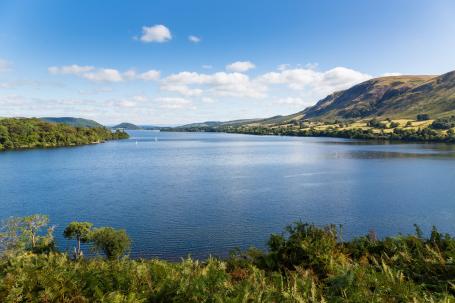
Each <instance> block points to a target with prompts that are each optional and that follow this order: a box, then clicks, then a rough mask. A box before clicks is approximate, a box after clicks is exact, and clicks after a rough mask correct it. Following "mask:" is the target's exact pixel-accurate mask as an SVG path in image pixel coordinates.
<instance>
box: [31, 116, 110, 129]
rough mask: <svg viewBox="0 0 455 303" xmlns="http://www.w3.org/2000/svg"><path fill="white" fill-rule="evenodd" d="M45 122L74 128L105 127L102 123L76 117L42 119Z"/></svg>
mask: <svg viewBox="0 0 455 303" xmlns="http://www.w3.org/2000/svg"><path fill="white" fill-rule="evenodd" d="M40 119H41V120H43V121H46V122H51V123H63V124H66V125H70V126H74V127H90V128H94V127H104V126H103V125H101V124H100V123H98V122H96V121H94V120H89V119H83V118H74V117H43V118H40Z"/></svg>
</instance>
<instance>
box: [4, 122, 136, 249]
mask: <svg viewBox="0 0 455 303" xmlns="http://www.w3.org/2000/svg"><path fill="white" fill-rule="evenodd" d="M126 138H128V134H127V133H125V132H121V131H117V132H112V131H111V130H109V129H107V128H105V127H85V128H84V127H74V126H70V125H66V124H64V123H50V122H45V121H43V120H42V119H36V118H6V119H1V120H0V151H2V150H10V149H27V148H38V147H60V146H76V145H84V144H93V143H100V142H104V141H108V140H116V139H126ZM0 239H1V235H0ZM0 250H1V249H0Z"/></svg>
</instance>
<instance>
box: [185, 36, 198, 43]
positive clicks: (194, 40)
mask: <svg viewBox="0 0 455 303" xmlns="http://www.w3.org/2000/svg"><path fill="white" fill-rule="evenodd" d="M188 40H189V41H190V42H193V43H199V42H201V38H199V37H197V36H193V35H190V36H188Z"/></svg>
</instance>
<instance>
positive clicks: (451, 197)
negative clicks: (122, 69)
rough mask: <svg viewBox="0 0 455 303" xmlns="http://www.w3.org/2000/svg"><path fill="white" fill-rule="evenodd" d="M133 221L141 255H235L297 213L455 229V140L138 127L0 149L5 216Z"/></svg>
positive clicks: (348, 227) (377, 224)
mask: <svg viewBox="0 0 455 303" xmlns="http://www.w3.org/2000/svg"><path fill="white" fill-rule="evenodd" d="M34 213H43V214H48V215H49V216H50V219H51V222H52V223H53V224H55V225H56V226H57V228H56V235H57V242H58V245H59V248H61V249H68V248H70V247H72V245H74V244H73V243H71V242H68V241H66V240H65V239H63V238H62V236H61V233H62V230H63V229H64V227H65V226H66V224H67V223H69V222H70V221H73V220H81V221H91V222H94V223H95V225H96V226H114V227H118V228H124V229H126V230H127V232H128V234H129V235H130V237H131V238H132V240H133V247H132V251H131V256H132V257H152V256H157V257H161V258H166V259H170V260H175V259H179V258H180V257H185V256H187V255H191V256H193V257H196V258H203V257H206V256H208V255H210V254H211V255H216V256H226V254H227V252H228V251H229V250H230V249H232V248H235V247H239V248H242V249H245V248H248V247H249V246H251V245H254V246H257V247H261V248H263V247H265V243H266V240H267V238H268V236H269V234H270V233H274V232H281V231H282V229H283V227H284V226H285V225H287V224H289V223H291V222H293V221H296V220H302V221H308V222H313V223H316V224H327V223H334V224H343V226H344V227H343V237H344V238H350V237H352V236H356V235H363V234H366V233H367V232H368V230H369V229H374V230H376V232H377V233H378V235H379V236H380V237H381V236H386V235H390V234H396V233H398V232H402V233H408V232H412V231H413V224H414V223H418V224H420V225H421V226H422V227H423V229H424V230H425V231H428V230H429V229H430V228H431V225H433V224H434V225H437V226H438V227H439V228H440V229H441V230H442V231H445V232H451V233H453V234H455V146H454V145H444V144H439V145H438V144H432V145H430V144H378V143H371V142H370V143H368V142H362V141H351V140H344V139H330V138H297V137H274V136H248V135H235V134H218V133H158V132H152V131H132V132H131V139H129V140H124V141H115V142H108V143H104V144H99V145H89V146H82V147H72V148H57V149H40V150H28V151H10V152H3V153H0V217H1V218H6V217H9V216H24V215H29V214H34Z"/></svg>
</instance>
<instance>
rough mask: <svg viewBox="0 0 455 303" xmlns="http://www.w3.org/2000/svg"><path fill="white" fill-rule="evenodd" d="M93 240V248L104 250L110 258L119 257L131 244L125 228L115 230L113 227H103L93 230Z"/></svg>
mask: <svg viewBox="0 0 455 303" xmlns="http://www.w3.org/2000/svg"><path fill="white" fill-rule="evenodd" d="M91 240H92V241H93V248H92V249H93V250H94V251H95V252H102V253H104V254H105V255H106V257H107V258H108V259H117V258H119V257H121V256H122V255H124V254H125V253H126V251H127V250H129V248H130V246H131V241H130V239H129V238H128V235H127V233H126V232H125V230H123V229H120V230H115V229H113V228H111V227H101V228H97V229H95V230H94V231H93V233H92V237H91Z"/></svg>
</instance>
